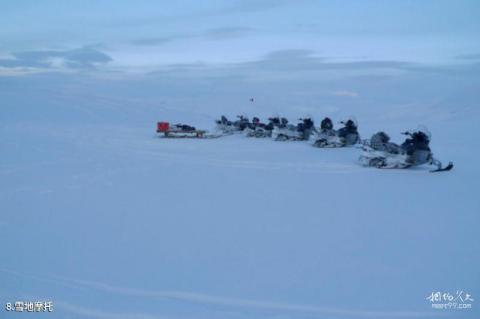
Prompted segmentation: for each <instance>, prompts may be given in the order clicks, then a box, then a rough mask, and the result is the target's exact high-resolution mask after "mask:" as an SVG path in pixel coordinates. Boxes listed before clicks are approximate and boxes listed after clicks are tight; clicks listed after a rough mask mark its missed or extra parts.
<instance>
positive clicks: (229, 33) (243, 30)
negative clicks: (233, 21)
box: [204, 27, 255, 40]
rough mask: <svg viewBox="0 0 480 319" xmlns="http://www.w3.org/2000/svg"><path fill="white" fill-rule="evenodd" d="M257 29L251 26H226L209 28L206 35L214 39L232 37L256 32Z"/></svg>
mask: <svg viewBox="0 0 480 319" xmlns="http://www.w3.org/2000/svg"><path fill="white" fill-rule="evenodd" d="M254 31H255V29H253V28H249V27H224V28H214V29H210V30H207V31H206V32H205V33H204V37H206V38H208V39H214V40H222V39H230V38H237V37H241V36H245V35H248V34H251V33H252V32H254Z"/></svg>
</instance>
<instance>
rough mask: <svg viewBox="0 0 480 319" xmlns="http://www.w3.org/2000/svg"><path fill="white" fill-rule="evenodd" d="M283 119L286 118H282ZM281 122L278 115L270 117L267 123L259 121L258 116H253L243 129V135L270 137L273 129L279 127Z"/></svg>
mask: <svg viewBox="0 0 480 319" xmlns="http://www.w3.org/2000/svg"><path fill="white" fill-rule="evenodd" d="M284 121H287V120H286V119H284ZM287 122H288V121H287ZM281 123H282V119H281V118H279V117H273V118H272V117H270V118H269V119H268V124H265V123H261V122H260V119H259V118H258V117H254V118H253V119H252V123H251V124H250V125H249V126H248V127H247V128H246V129H245V132H246V134H245V135H246V136H248V137H271V136H272V131H273V129H274V128H275V127H279V126H280V125H281Z"/></svg>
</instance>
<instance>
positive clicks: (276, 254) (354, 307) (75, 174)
mask: <svg viewBox="0 0 480 319" xmlns="http://www.w3.org/2000/svg"><path fill="white" fill-rule="evenodd" d="M430 76H432V77H437V75H430ZM442 76H443V75H442ZM45 79H47V80H45ZM68 79H69V77H65V79H64V78H63V77H62V76H54V75H40V76H38V77H35V76H33V77H30V78H25V79H23V78H0V81H1V82H0V94H1V96H2V100H3V101H2V102H1V103H2V105H1V107H0V136H1V139H0V150H1V157H0V211H1V214H0V249H1V251H2V253H1V255H0V256H1V257H0V283H1V285H0V300H1V301H2V302H3V303H6V302H15V301H17V300H20V301H37V300H41V301H44V300H45V301H46V300H52V301H53V302H54V308H55V309H54V312H53V313H52V314H48V315H45V316H40V315H37V316H38V317H42V318H43V317H44V318H47V317H48V318H100V319H103V318H116V319H126V318H173V319H176V318H187V319H188V318H196V319H198V318H205V319H207V318H208V319H216V318H218V319H220V318H221V319H226V318H234V319H237V318H238V319H243V318H262V319H264V318H278V319H280V318H296V319H300V318H441V317H448V318H455V319H457V318H478V317H479V315H480V312H479V310H478V309H479V305H478V302H479V300H478V299H479V298H480V285H479V283H480V255H479V251H478V249H479V247H480V235H479V232H478V229H479V221H480V218H479V212H480V200H479V197H478V195H479V193H478V190H479V189H480V182H479V179H480V170H479V168H478V158H479V145H478V139H477V135H476V134H475V132H476V131H477V130H478V124H477V123H478V119H479V116H480V112H479V109H478V106H479V105H478V101H479V99H478V97H479V96H478V85H477V86H476V87H475V86H474V85H472V86H471V88H470V87H469V89H468V90H463V88H464V87H465V86H462V85H457V86H456V87H455V89H451V90H450V91H449V89H448V87H449V86H448V85H447V84H448V83H449V81H448V80H446V81H444V82H439V81H437V82H435V83H433V84H425V85H424V86H423V87H422V88H421V89H415V85H416V84H418V83H430V82H429V81H428V79H425V78H419V79H417V81H418V82H417V83H415V82H413V83H412V81H411V80H412V79H409V78H407V79H404V80H403V82H401V83H397V82H389V81H388V79H387V80H383V81H381V82H370V84H368V83H365V82H364V81H357V82H355V83H356V89H357V91H359V92H361V93H360V94H364V95H361V96H360V98H355V96H354V95H352V94H350V96H345V95H348V94H346V93H339V94H337V95H338V96H336V97H326V96H327V95H326V94H324V92H321V89H319V90H320V92H319V93H318V94H319V96H315V95H312V94H315V92H317V91H316V90H315V89H314V88H313V86H312V87H310V88H309V87H307V88H305V91H309V92H311V93H305V92H304V93H302V94H299V95H293V97H291V95H290V93H289V91H288V90H287V91H285V90H284V89H285V87H290V88H291V91H295V90H297V88H295V83H289V84H288V85H287V84H285V85H283V84H282V85H283V86H282V85H280V84H278V87H276V85H277V84H272V87H269V90H268V88H265V87H264V86H262V84H261V83H251V84H245V83H242V84H243V85H244V87H243V88H242V90H243V91H249V90H250V89H251V91H254V93H253V94H252V95H254V96H255V97H256V101H255V102H254V103H250V102H249V101H248V98H249V96H245V95H243V96H242V94H240V93H239V92H238V91H237V90H235V89H234V87H235V86H234V85H233V84H232V85H230V84H228V83H227V84H225V85H226V89H225V90H224V92H223V93H222V94H221V95H217V93H213V92H212V90H210V88H212V87H216V86H215V84H211V85H207V87H206V88H205V87H203V88H202V87H201V88H198V86H197V87H196V88H197V89H196V90H198V92H197V91H193V92H192V91H189V88H188V85H190V84H191V83H187V88H186V89H185V90H184V92H191V93H190V95H186V96H182V95H175V94H173V93H172V94H170V93H167V92H166V91H168V86H169V85H174V84H169V83H165V82H162V83H161V84H162V85H163V86H162V88H165V86H166V87H167V89H164V90H163V91H156V88H155V86H154V85H151V86H150V87H148V83H149V81H150V80H149V79H147V80H145V82H142V81H133V82H130V83H125V82H122V81H116V80H108V79H105V80H99V81H98V82H94V81H92V80H90V79H88V78H86V79H82V80H81V81H78V82H76V81H69V80H68ZM464 80H465V79H464ZM219 81H223V79H220V80H219ZM469 81H470V79H469V78H467V79H466V80H465V82H469ZM52 83H53V84H52ZM344 83H345V82H344ZM476 83H478V82H476ZM248 85H250V86H251V87H250V88H248V87H247V89H245V86H248ZM22 87H23V88H24V90H23V91H22V92H23V93H22V94H20V93H18V92H20V90H19V88H22ZM192 87H195V86H192ZM459 87H461V88H462V90H460V89H458V88H459ZM467 87H468V86H467ZM329 89H330V88H329ZM136 90H140V91H139V92H138V91H136ZM177 91H178V90H177ZM262 92H270V93H268V94H267V93H263V95H262ZM273 92H276V93H275V94H274V93H273ZM280 92H281V93H280ZM312 92H313V93H312ZM322 94H323V95H322ZM322 96H323V100H322V98H319V99H318V100H317V99H316V98H317V97H322ZM407 96H408V97H407ZM363 97H365V98H363ZM367 105H368V107H366V106H367ZM239 112H245V113H247V114H249V115H257V114H259V115H261V116H262V117H266V116H268V115H271V114H273V113H279V114H282V115H283V114H285V115H287V116H289V117H290V118H291V119H292V120H293V119H295V118H297V117H300V116H303V115H304V114H305V113H309V114H311V115H312V116H313V117H314V119H315V120H316V121H317V123H319V121H320V120H321V118H322V117H323V116H324V115H329V116H332V117H333V118H334V120H335V121H338V120H340V119H341V118H342V117H343V116H345V115H348V114H353V115H355V116H356V118H357V120H358V122H359V125H360V127H359V129H360V133H361V134H362V135H363V137H369V136H370V135H371V134H372V133H374V132H376V131H377V130H387V132H388V133H390V134H391V136H392V138H393V139H394V140H395V141H397V142H399V141H400V138H401V136H400V134H399V133H400V132H401V131H403V130H405V129H408V128H411V127H415V126H416V125H417V124H425V125H427V127H428V128H429V129H430V131H431V132H432V134H433V140H432V145H431V146H432V149H433V151H434V153H435V155H436V156H437V157H438V158H439V159H441V160H443V161H449V160H452V161H454V162H455V164H456V166H455V168H454V170H452V171H451V172H448V173H438V174H430V173H429V172H428V167H419V168H415V169H411V170H376V169H368V168H363V167H361V166H359V164H358V163H357V161H356V160H357V158H358V156H359V155H360V152H359V150H358V149H355V148H349V149H326V150H320V149H316V148H313V147H311V146H309V145H308V144H307V143H302V142H291V143H282V142H274V141H272V140H268V139H249V138H246V137H243V136H238V135H236V136H228V137H223V138H219V139H210V140H188V139H182V140H173V139H169V140H166V139H159V138H157V137H155V134H154V130H155V123H156V121H157V120H170V121H172V122H177V121H178V122H180V121H181V122H185V123H187V124H192V125H196V126H197V127H202V128H213V126H214V125H213V119H214V118H216V117H219V116H220V115H221V114H223V113H225V114H227V115H230V116H233V115H236V114H237V113H239ZM457 290H463V291H465V292H468V293H470V294H471V295H472V296H473V298H474V299H475V301H474V302H473V309H470V310H435V309H432V307H431V302H430V301H428V300H427V299H426V298H427V297H428V296H429V295H430V294H431V293H432V292H436V291H441V292H450V293H452V294H455V292H456V291H457ZM2 307H3V305H2ZM20 316H22V315H20V314H18V313H13V312H2V315H1V317H2V318H17V317H20ZM25 316H26V317H29V318H30V317H32V318H33V317H34V316H35V315H25Z"/></svg>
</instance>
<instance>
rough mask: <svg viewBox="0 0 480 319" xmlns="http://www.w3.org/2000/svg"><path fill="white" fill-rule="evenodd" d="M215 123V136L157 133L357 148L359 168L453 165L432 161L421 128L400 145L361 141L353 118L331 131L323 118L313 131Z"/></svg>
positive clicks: (182, 130)
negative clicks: (358, 151)
mask: <svg viewBox="0 0 480 319" xmlns="http://www.w3.org/2000/svg"><path fill="white" fill-rule="evenodd" d="M215 123H216V130H217V132H216V133H213V134H212V133H208V132H207V131H204V130H197V129H196V128H195V127H193V126H189V125H185V124H175V125H170V124H169V123H168V122H158V123H157V133H159V134H162V136H163V137H195V138H217V137H221V136H225V135H231V134H236V133H240V134H245V135H246V136H248V137H256V138H272V139H274V140H275V141H308V143H310V144H311V145H312V146H314V147H318V148H341V147H351V146H357V147H359V148H361V149H362V150H363V152H362V155H361V156H360V158H359V161H360V163H361V164H362V165H364V166H368V167H376V168H410V167H414V166H419V165H423V164H428V165H433V166H435V167H436V168H435V169H433V170H431V172H443V171H449V170H451V169H452V168H453V163H452V162H449V163H448V165H446V166H443V165H442V163H441V162H440V161H439V160H438V159H436V158H434V156H433V153H432V151H431V149H430V140H431V134H430V132H429V131H428V130H427V129H426V128H425V127H419V128H418V129H415V130H411V131H407V132H403V134H404V135H406V139H405V141H404V142H403V143H401V144H396V143H393V142H391V141H390V137H389V136H388V135H387V134H386V133H385V132H378V133H375V134H373V136H372V137H371V138H370V139H363V140H362V139H361V138H360V134H359V133H358V123H357V121H356V120H355V119H354V118H348V119H346V120H345V121H341V122H340V123H339V124H341V125H342V127H341V128H339V129H335V128H334V125H333V122H332V120H331V119H330V118H328V117H325V118H324V119H323V120H322V121H321V123H320V127H318V128H317V127H316V126H315V123H314V121H313V120H312V119H311V118H310V117H305V118H301V119H299V122H298V123H297V124H291V123H289V121H288V119H286V118H285V117H280V116H276V117H271V118H269V119H268V122H267V123H263V122H262V121H261V120H260V119H259V118H258V117H254V118H253V119H252V120H251V121H250V120H249V118H248V117H246V116H244V115H239V116H237V119H236V120H234V121H231V120H229V119H227V117H226V116H222V117H221V118H220V119H219V120H216V121H215Z"/></svg>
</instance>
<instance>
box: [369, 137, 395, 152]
mask: <svg viewBox="0 0 480 319" xmlns="http://www.w3.org/2000/svg"><path fill="white" fill-rule="evenodd" d="M370 147H371V148H373V149H374V150H377V151H382V152H388V153H391V154H398V153H400V152H401V150H400V147H399V146H398V145H397V144H395V143H391V142H390V136H388V135H387V133H385V132H377V133H375V134H373V135H372V138H371V139H370Z"/></svg>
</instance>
